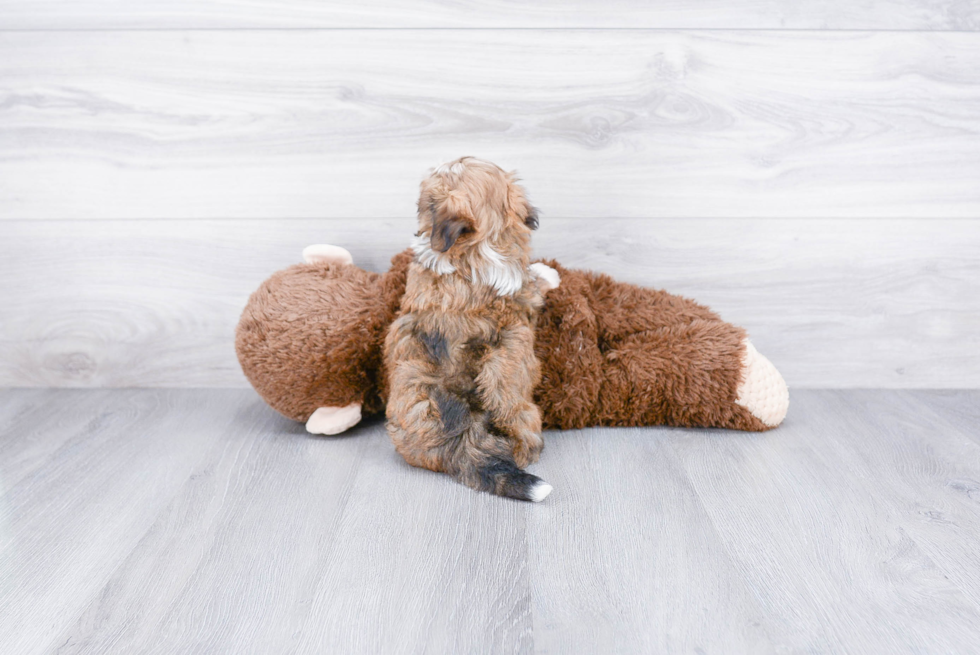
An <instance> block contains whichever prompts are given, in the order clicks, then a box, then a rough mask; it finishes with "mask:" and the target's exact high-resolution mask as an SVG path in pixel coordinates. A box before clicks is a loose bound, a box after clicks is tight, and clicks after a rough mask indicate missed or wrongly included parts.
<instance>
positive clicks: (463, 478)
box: [456, 457, 551, 503]
mask: <svg viewBox="0 0 980 655" xmlns="http://www.w3.org/2000/svg"><path fill="white" fill-rule="evenodd" d="M465 469H469V470H465ZM456 477H457V479H458V480H459V481H460V482H462V483H463V484H465V485H467V486H470V487H473V488H474V489H479V490H480V491H488V492H490V493H492V494H496V495H498V496H505V497H507V498H516V499H517V500H530V501H532V502H535V503H540V502H541V501H542V500H544V499H545V498H547V497H548V494H550V493H551V485H550V484H548V483H547V482H545V481H544V480H542V479H541V478H539V477H538V476H536V475H532V474H530V473H528V472H527V471H522V470H521V469H520V468H518V467H517V464H515V463H514V461H513V460H512V459H510V458H506V457H492V458H490V459H489V460H487V461H485V462H483V463H479V464H477V463H474V464H473V466H472V467H464V470H462V471H460V475H458V476H456Z"/></svg>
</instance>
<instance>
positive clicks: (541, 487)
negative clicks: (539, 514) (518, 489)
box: [528, 480, 553, 503]
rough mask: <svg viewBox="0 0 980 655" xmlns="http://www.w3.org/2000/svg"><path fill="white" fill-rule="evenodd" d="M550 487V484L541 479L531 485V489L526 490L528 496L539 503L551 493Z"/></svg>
mask: <svg viewBox="0 0 980 655" xmlns="http://www.w3.org/2000/svg"><path fill="white" fill-rule="evenodd" d="M552 489H553V487H552V486H551V485H550V484H548V483H547V482H545V481H544V480H542V481H541V482H538V483H537V484H535V485H534V486H533V487H531V491H530V492H528V496H529V497H530V499H531V501H532V502H535V503H540V502H541V501H542V500H544V499H545V498H547V497H548V494H550V493H551V490H552Z"/></svg>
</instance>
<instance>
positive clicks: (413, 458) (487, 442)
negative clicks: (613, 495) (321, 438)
mask: <svg viewBox="0 0 980 655" xmlns="http://www.w3.org/2000/svg"><path fill="white" fill-rule="evenodd" d="M412 388H413V389H414V393H412V394H411V396H410V397H408V396H405V395H402V394H400V395H399V397H398V398H397V399H395V397H394V395H395V391H394V390H393V398H392V399H393V400H397V402H398V403H399V404H400V406H401V407H405V408H407V410H408V411H407V412H404V413H401V415H400V416H399V415H398V412H397V411H396V413H395V414H389V420H388V434H389V435H390V436H391V440H392V441H393V442H394V444H395V449H396V450H397V451H398V453H399V454H400V455H401V456H402V457H404V458H405V461H407V462H408V463H409V464H411V465H412V466H418V467H420V468H427V469H429V470H432V471H439V472H442V473H447V474H449V475H451V476H452V477H453V478H455V479H456V480H457V481H459V482H461V483H462V484H464V485H466V486H468V487H470V488H472V489H476V490H478V491H486V492H489V493H492V494H496V495H498V496H505V497H508V498H515V499H518V500H530V501H534V502H540V501H542V500H544V499H545V497H546V496H547V495H548V494H549V493H550V492H551V485H549V484H548V483H546V482H545V481H544V480H542V479H541V478H539V477H537V476H536V475H532V474H530V473H527V472H526V471H523V470H521V468H520V467H519V466H518V465H517V463H516V462H515V461H514V456H513V453H512V450H511V448H512V446H511V444H510V443H509V441H508V440H506V439H503V438H501V437H500V436H497V435H494V434H491V433H490V432H489V431H488V430H487V426H486V425H485V417H484V416H483V415H482V414H480V413H475V412H472V411H471V410H470V407H469V406H468V405H467V404H466V402H465V401H464V400H463V399H462V398H460V397H458V396H456V395H455V394H453V393H451V392H448V391H445V390H444V389H442V388H441V387H438V386H430V385H418V386H413V387H412ZM404 390H405V389H404V388H403V389H400V390H399V391H404ZM390 406H391V401H389V407H390Z"/></svg>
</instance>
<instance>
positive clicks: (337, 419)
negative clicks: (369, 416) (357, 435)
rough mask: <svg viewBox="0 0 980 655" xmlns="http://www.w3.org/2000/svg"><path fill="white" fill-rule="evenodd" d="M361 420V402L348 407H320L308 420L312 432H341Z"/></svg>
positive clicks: (309, 430) (308, 429)
mask: <svg viewBox="0 0 980 655" xmlns="http://www.w3.org/2000/svg"><path fill="white" fill-rule="evenodd" d="M360 420H361V403H351V404H350V405H347V407H320V408H319V409H317V410H316V411H315V412H313V415H312V416H310V418H309V420H307V421H306V431H307V432H309V433H310V434H340V433H341V432H344V431H345V430H349V429H350V428H352V427H354V426H355V425H357V424H358V423H359V422H360Z"/></svg>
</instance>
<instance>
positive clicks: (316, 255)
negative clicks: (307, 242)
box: [303, 243, 354, 266]
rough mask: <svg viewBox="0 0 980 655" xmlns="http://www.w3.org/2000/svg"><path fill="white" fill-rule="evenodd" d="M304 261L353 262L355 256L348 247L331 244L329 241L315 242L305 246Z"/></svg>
mask: <svg viewBox="0 0 980 655" xmlns="http://www.w3.org/2000/svg"><path fill="white" fill-rule="evenodd" d="M303 261H304V262H306V263H307V264H337V265H338V266H343V265H345V264H353V263H354V258H353V257H351V256H350V253H349V252H347V249H346V248H341V247H340V246H331V245H330V244H329V243H315V244H313V245H312V246H306V247H305V248H303Z"/></svg>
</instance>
